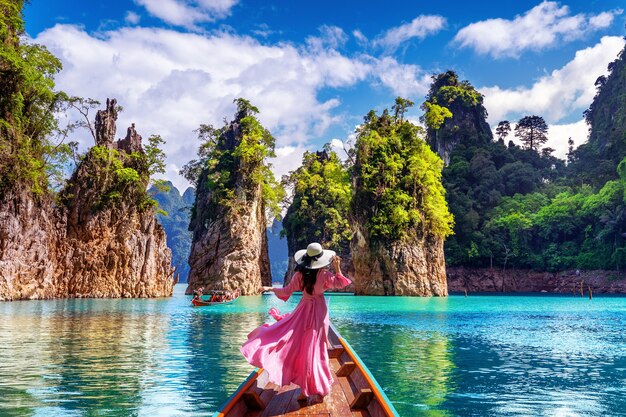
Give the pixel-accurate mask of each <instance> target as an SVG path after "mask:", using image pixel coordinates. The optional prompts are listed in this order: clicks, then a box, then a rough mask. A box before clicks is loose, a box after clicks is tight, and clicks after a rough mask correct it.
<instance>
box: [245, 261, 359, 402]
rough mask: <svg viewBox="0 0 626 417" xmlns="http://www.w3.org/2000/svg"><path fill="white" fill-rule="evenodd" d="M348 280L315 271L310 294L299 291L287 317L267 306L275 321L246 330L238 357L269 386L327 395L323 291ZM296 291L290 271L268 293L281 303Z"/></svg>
mask: <svg viewBox="0 0 626 417" xmlns="http://www.w3.org/2000/svg"><path fill="white" fill-rule="evenodd" d="M351 282H352V281H350V280H349V279H348V278H346V277H344V276H343V275H341V274H333V273H332V272H330V271H327V270H320V271H319V272H318V273H317V280H316V282H315V286H314V288H313V294H312V295H311V294H309V293H307V292H306V291H303V292H302V299H301V300H300V302H299V303H298V305H297V306H296V308H295V309H294V310H293V311H292V312H291V313H287V314H283V315H281V314H280V312H279V311H278V309H276V308H272V309H271V310H270V311H269V314H270V315H271V316H272V317H274V319H276V323H273V324H271V325H270V324H268V323H266V324H263V325H262V326H259V327H257V328H256V329H254V330H253V331H252V332H250V334H249V335H248V340H247V341H246V342H245V343H244V344H243V346H242V347H241V353H242V354H243V356H244V357H245V358H246V360H247V361H248V362H249V363H250V364H251V365H254V366H256V367H259V368H264V369H265V370H266V371H267V373H268V376H269V380H270V382H273V383H274V384H276V385H279V386H284V385H289V384H291V383H294V384H296V385H298V386H299V387H300V388H301V391H302V394H304V395H306V396H309V395H314V394H319V395H322V396H325V395H327V394H328V393H329V392H330V387H331V385H332V383H333V377H332V373H331V371H330V364H329V361H328V351H327V350H326V345H327V341H328V326H329V323H330V322H329V319H328V308H327V307H326V300H324V290H326V289H329V288H343V287H345V286H347V285H349V284H350V283H351ZM300 290H302V274H300V273H299V272H296V273H295V274H294V275H293V277H292V278H291V282H290V283H289V285H288V286H287V287H285V288H276V289H274V293H275V294H276V296H277V297H278V298H280V299H281V300H283V301H287V300H288V299H289V297H290V296H291V294H292V293H293V292H294V291H300Z"/></svg>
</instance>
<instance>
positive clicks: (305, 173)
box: [282, 145, 352, 254]
mask: <svg viewBox="0 0 626 417" xmlns="http://www.w3.org/2000/svg"><path fill="white" fill-rule="evenodd" d="M283 185H284V186H285V187H286V188H288V189H290V190H291V191H292V192H293V198H292V201H291V204H290V205H289V208H288V210H287V214H286V215H285V218H284V219H283V232H282V233H283V235H286V236H287V237H288V239H289V246H290V248H291V249H292V251H295V250H297V249H301V248H305V247H306V246H307V245H308V244H309V243H310V242H311V241H316V242H319V243H321V244H322V246H324V247H325V248H328V249H332V250H334V251H336V252H337V253H340V254H347V253H349V243H350V236H351V234H352V231H351V229H350V225H349V223H348V207H349V204H350V198H351V197H352V196H351V187H350V176H349V173H348V170H347V169H346V167H345V166H344V165H343V163H342V162H341V160H340V159H339V157H338V156H337V154H336V153H335V152H333V151H332V150H331V149H330V146H328V145H326V146H325V148H324V150H323V151H321V152H305V154H304V156H303V158H302V166H300V168H298V169H297V170H295V171H293V172H291V173H290V174H289V175H287V176H285V177H284V178H283Z"/></svg>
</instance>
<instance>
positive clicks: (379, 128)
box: [351, 110, 453, 242]
mask: <svg viewBox="0 0 626 417" xmlns="http://www.w3.org/2000/svg"><path fill="white" fill-rule="evenodd" d="M399 116H400V115H398V116H397V117H396V116H395V115H394V116H391V115H389V112H388V111H386V110H385V111H383V113H382V114H381V115H380V116H377V115H376V114H375V113H374V112H370V113H368V115H367V116H366V117H365V120H364V123H363V124H362V125H361V126H360V127H359V128H358V129H357V140H356V143H355V150H356V161H355V164H354V166H353V168H352V176H353V180H354V184H355V190H354V193H355V194H354V198H353V200H352V209H351V212H352V215H353V216H354V217H355V218H356V219H357V221H359V222H360V223H361V224H363V225H364V226H365V229H366V230H368V232H369V234H370V237H371V242H384V241H394V240H401V239H404V238H408V237H410V236H414V235H415V234H416V233H420V232H421V231H423V230H424V229H428V230H430V231H431V232H432V233H434V234H435V235H437V236H441V237H445V236H448V235H450V234H451V233H452V224H453V218H452V215H451V214H450V212H449V211H448V206H447V204H446V201H445V197H444V195H445V191H444V189H443V186H442V184H441V169H442V168H443V162H442V161H441V159H440V158H439V157H438V156H437V155H436V154H435V153H433V152H432V151H431V150H430V148H429V147H428V144H426V142H425V141H424V139H423V135H424V132H423V130H422V128H421V127H419V126H416V125H414V124H413V123H411V122H409V121H406V120H404V119H403V118H401V117H399Z"/></svg>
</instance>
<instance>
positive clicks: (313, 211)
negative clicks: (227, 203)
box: [283, 112, 400, 254]
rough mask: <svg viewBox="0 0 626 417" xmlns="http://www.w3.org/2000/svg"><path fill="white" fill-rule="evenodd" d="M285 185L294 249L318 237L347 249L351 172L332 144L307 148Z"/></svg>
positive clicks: (286, 221)
mask: <svg viewBox="0 0 626 417" xmlns="http://www.w3.org/2000/svg"><path fill="white" fill-rule="evenodd" d="M398 114H399V115H400V112H399V113H398ZM283 185H284V186H285V188H288V189H291V191H292V192H293V197H292V201H291V204H290V205H289V209H288V210H287V214H286V215H285V218H284V219H283V234H284V235H285V236H287V241H288V243H289V247H290V249H292V251H295V249H299V248H303V247H306V245H307V244H309V243H310V242H311V240H315V241H318V242H320V243H321V244H322V245H323V246H324V247H327V248H328V249H332V250H335V251H336V252H337V253H339V254H343V253H347V252H348V250H349V240H350V236H351V229H350V225H349V223H348V209H349V207H350V199H351V197H352V192H351V184H350V175H349V173H348V170H347V169H346V167H344V166H343V164H342V162H341V160H340V159H339V157H338V156H337V154H336V153H335V152H334V151H332V150H331V149H330V146H329V145H326V146H325V147H324V150H322V151H320V152H305V153H304V156H303V157H302V165H301V166H300V167H299V168H298V169H296V170H295V171H292V172H290V173H289V175H286V176H285V177H283Z"/></svg>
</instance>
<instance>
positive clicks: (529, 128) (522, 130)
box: [515, 116, 548, 151]
mask: <svg viewBox="0 0 626 417" xmlns="http://www.w3.org/2000/svg"><path fill="white" fill-rule="evenodd" d="M547 133H548V125H547V124H546V121H545V120H543V117H541V116H525V117H522V118H521V119H520V121H519V122H517V126H515V136H516V137H517V138H519V140H521V141H522V143H523V144H524V146H525V147H526V149H531V150H534V151H539V148H541V145H543V144H544V143H546V142H547V141H548V137H547V136H546V134H547Z"/></svg>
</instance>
